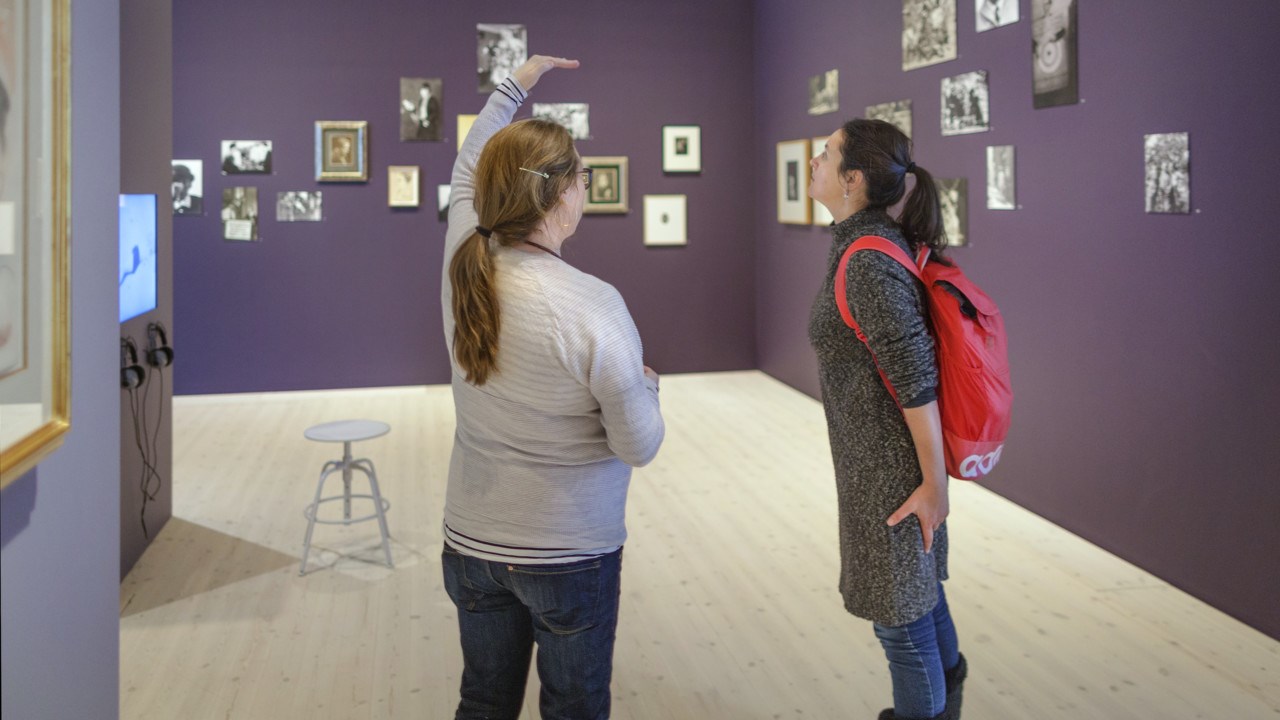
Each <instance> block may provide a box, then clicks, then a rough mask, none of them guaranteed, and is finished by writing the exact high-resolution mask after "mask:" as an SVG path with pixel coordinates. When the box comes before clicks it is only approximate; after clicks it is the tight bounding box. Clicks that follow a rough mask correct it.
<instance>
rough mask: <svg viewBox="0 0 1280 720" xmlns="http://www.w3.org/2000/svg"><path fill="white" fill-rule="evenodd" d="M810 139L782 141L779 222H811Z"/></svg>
mask: <svg viewBox="0 0 1280 720" xmlns="http://www.w3.org/2000/svg"><path fill="white" fill-rule="evenodd" d="M812 157H813V156H812V155H810V154H809V141H808V140H788V141H787V142H780V143H778V222H780V223H785V224H790V225H808V224H809V221H810V211H811V206H812V205H813V203H811V202H809V160H810V159H811V158H812Z"/></svg>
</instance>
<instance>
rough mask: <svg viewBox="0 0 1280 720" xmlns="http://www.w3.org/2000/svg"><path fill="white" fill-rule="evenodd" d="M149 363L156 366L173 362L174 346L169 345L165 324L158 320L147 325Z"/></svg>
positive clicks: (160, 366)
mask: <svg viewBox="0 0 1280 720" xmlns="http://www.w3.org/2000/svg"><path fill="white" fill-rule="evenodd" d="M147 364H148V365H150V366H151V367H155V368H164V367H169V366H170V365H172V364H173V348H171V347H169V338H168V336H166V335H165V332H164V325H162V324H160V323H158V322H153V323H151V324H149V325H147Z"/></svg>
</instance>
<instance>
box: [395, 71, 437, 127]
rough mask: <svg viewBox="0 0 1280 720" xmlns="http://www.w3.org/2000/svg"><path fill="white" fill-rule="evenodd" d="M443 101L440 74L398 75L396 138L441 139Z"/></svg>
mask: <svg viewBox="0 0 1280 720" xmlns="http://www.w3.org/2000/svg"><path fill="white" fill-rule="evenodd" d="M443 101H444V81H443V80H441V79H440V78H400V139H401V140H404V141H409V142H422V141H436V140H440V139H442V138H443V135H442V134H441V126H442V125H444V110H443V107H442V103H443Z"/></svg>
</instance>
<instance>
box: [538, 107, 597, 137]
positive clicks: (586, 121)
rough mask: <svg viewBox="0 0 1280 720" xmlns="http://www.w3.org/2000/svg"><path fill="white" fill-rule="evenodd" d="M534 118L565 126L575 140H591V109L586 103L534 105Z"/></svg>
mask: <svg viewBox="0 0 1280 720" xmlns="http://www.w3.org/2000/svg"><path fill="white" fill-rule="evenodd" d="M533 116H534V117H536V118H541V119H543V120H550V121H551V122H554V123H559V124H561V125H563V126H565V127H566V128H567V129H568V130H569V136H570V137H572V138H573V139H574V140H590V139H591V123H590V118H589V116H590V109H589V108H588V106H587V104H586V103H534V104H533Z"/></svg>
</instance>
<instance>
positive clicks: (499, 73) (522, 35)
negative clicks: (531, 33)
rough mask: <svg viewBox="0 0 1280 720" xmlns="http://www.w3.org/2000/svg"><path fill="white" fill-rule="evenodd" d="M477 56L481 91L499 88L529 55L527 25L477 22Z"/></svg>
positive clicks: (487, 91)
mask: <svg viewBox="0 0 1280 720" xmlns="http://www.w3.org/2000/svg"><path fill="white" fill-rule="evenodd" d="M476 56H477V63H476V66H477V68H478V75H479V78H478V82H479V88H478V89H479V91H480V92H481V93H483V94H488V93H491V92H493V91H494V90H495V89H497V87H498V84H499V83H501V82H502V81H503V80H506V79H507V77H508V76H509V75H511V73H513V72H515V70H516V68H518V67H520V66H521V65H523V64H524V62H525V61H526V60H528V59H529V37H528V34H527V33H526V32H525V28H524V26H523V25H498V24H492V23H480V24H478V25H476Z"/></svg>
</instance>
